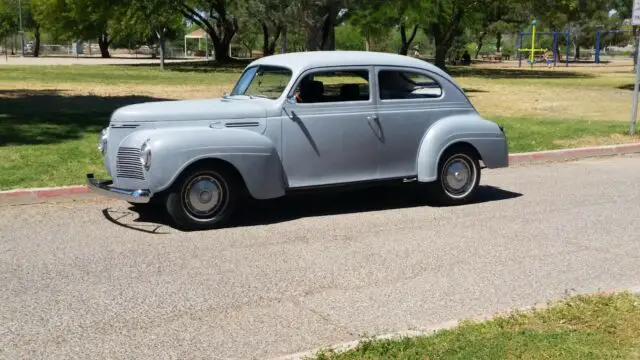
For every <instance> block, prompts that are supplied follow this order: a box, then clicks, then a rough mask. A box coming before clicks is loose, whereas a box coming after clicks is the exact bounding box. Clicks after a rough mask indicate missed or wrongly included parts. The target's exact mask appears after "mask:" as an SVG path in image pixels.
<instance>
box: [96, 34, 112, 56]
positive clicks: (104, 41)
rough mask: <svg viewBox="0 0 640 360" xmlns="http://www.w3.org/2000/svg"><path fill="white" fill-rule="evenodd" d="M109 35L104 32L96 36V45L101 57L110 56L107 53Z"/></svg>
mask: <svg viewBox="0 0 640 360" xmlns="http://www.w3.org/2000/svg"><path fill="white" fill-rule="evenodd" d="M109 43H110V41H109V35H108V34H107V33H104V34H102V35H100V36H99V37H98V46H99V47H100V55H101V56H102V57H103V58H110V57H111V54H109Z"/></svg>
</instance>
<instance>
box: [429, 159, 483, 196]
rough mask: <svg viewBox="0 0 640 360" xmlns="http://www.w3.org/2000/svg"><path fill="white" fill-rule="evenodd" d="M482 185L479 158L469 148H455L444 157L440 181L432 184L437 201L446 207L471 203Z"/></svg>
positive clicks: (439, 173) (439, 169)
mask: <svg viewBox="0 0 640 360" xmlns="http://www.w3.org/2000/svg"><path fill="white" fill-rule="evenodd" d="M479 184H480V163H479V160H478V157H477V156H476V155H475V154H474V152H473V151H470V150H469V149H468V148H467V147H455V148H451V149H449V150H447V151H446V152H445V153H444V154H443V155H442V160H441V161H440V163H439V164H438V180H437V181H435V182H434V183H432V184H431V191H432V192H433V194H434V195H435V197H436V199H437V201H438V202H439V203H442V204H444V205H462V204H466V203H469V202H470V201H471V200H473V197H474V195H475V193H476V190H477V189H478V185H479Z"/></svg>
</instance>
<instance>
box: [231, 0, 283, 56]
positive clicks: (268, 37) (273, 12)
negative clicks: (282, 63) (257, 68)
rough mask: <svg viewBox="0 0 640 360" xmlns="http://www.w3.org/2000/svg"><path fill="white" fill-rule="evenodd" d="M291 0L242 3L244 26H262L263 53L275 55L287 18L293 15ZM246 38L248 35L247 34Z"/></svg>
mask: <svg viewBox="0 0 640 360" xmlns="http://www.w3.org/2000/svg"><path fill="white" fill-rule="evenodd" d="M291 5H292V2H291V1H290V0H245V1H244V2H243V3H242V5H241V9H242V18H243V21H242V24H241V25H242V26H243V27H245V26H250V27H252V28H253V27H254V26H253V23H255V24H257V25H258V26H259V27H260V31H261V32H262V53H263V54H264V55H265V56H267V55H273V54H274V53H275V51H276V45H277V44H278V40H279V39H280V36H282V35H284V32H285V28H286V27H287V19H289V18H291V17H292V16H293V6H291ZM245 38H246V36H245Z"/></svg>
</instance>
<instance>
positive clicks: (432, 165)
mask: <svg viewBox="0 0 640 360" xmlns="http://www.w3.org/2000/svg"><path fill="white" fill-rule="evenodd" d="M456 144H467V145H471V146H472V147H473V148H474V149H475V150H476V152H477V153H478V155H479V159H478V160H480V161H482V162H483V163H484V165H485V166H486V167H487V168H499V167H506V166H508V164H509V156H508V149H507V139H506V137H505V135H504V133H503V131H502V130H501V129H500V127H499V126H498V125H497V124H495V123H494V122H491V121H488V120H485V119H483V118H481V117H480V116H478V115H468V114H465V115H454V116H450V117H446V118H443V119H441V120H439V121H437V122H436V123H434V124H433V125H432V126H431V127H429V129H428V130H427V132H426V133H425V135H424V137H423V139H422V142H421V144H420V149H419V151H418V156H417V164H416V167H417V169H418V181H421V182H431V181H435V180H437V178H438V164H439V162H440V159H441V157H442V154H443V153H444V152H445V151H446V150H447V149H448V148H449V147H451V146H453V145H456Z"/></svg>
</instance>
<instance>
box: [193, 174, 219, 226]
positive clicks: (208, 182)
mask: <svg viewBox="0 0 640 360" xmlns="http://www.w3.org/2000/svg"><path fill="white" fill-rule="evenodd" d="M223 195H224V194H223V187H222V185H221V184H220V182H219V181H218V180H216V179H215V178H214V177H212V176H210V175H201V176H198V177H195V178H194V179H193V180H191V181H190V182H189V184H188V185H187V187H186V188H185V192H184V200H185V204H186V205H187V209H188V210H189V212H191V213H192V214H193V215H195V216H198V217H203V216H209V215H211V214H213V213H214V212H215V211H216V210H218V208H219V207H220V205H221V203H222V199H223Z"/></svg>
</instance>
